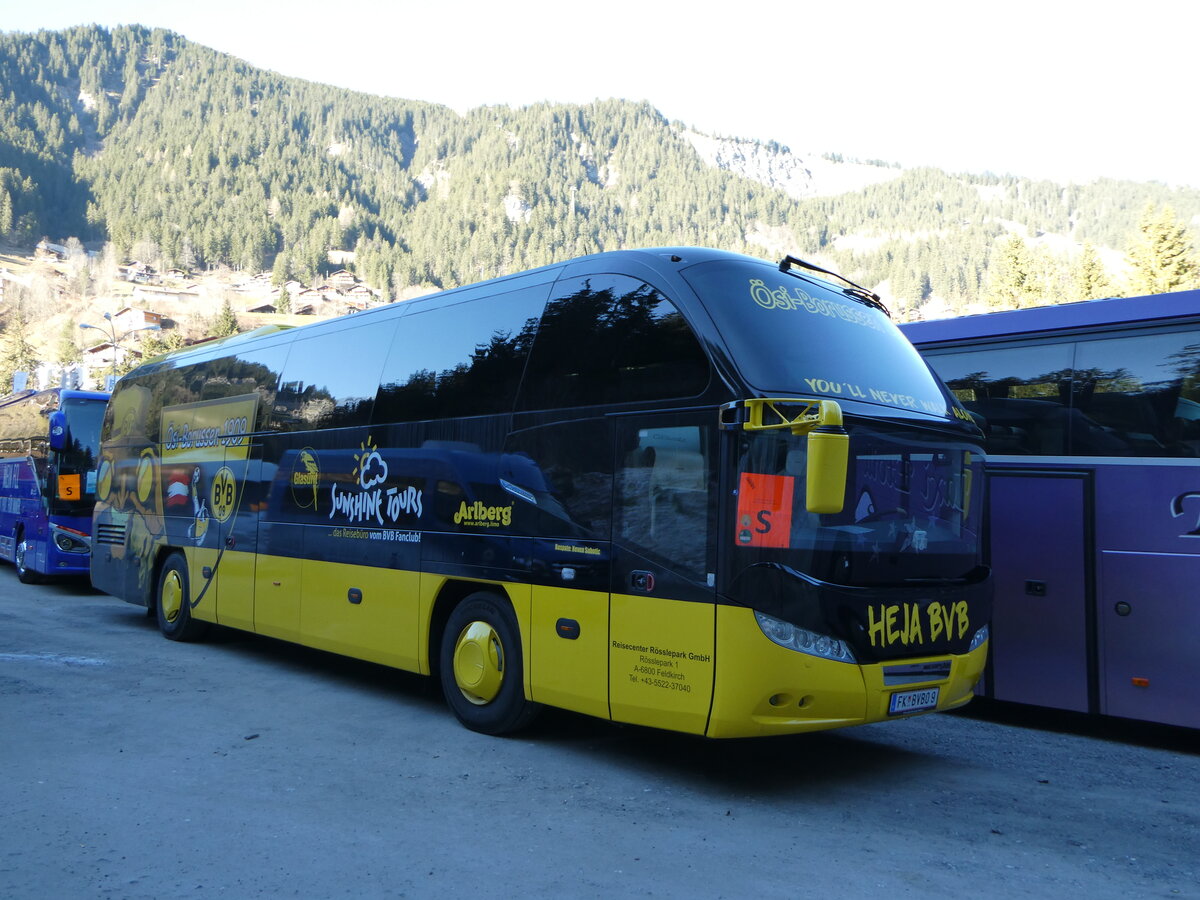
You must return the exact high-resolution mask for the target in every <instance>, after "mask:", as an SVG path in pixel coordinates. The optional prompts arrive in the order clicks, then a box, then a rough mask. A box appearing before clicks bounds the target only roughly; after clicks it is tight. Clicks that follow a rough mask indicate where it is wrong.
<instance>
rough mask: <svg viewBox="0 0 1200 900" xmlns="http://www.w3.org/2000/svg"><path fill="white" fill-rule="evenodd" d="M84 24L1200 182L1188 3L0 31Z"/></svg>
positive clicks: (524, 4) (249, 18) (250, 56)
mask: <svg viewBox="0 0 1200 900" xmlns="http://www.w3.org/2000/svg"><path fill="white" fill-rule="evenodd" d="M91 23H97V24H101V25H106V26H113V25H119V24H142V25H147V26H158V27H163V28H168V29H170V30H172V31H176V32H178V33H179V34H182V35H183V36H184V37H186V38H188V39H190V40H192V41H195V42H197V43H201V44H205V45H207V46H209V47H213V48H214V49H217V50H220V51H223V52H226V53H230V54H233V55H234V56H238V57H241V58H243V59H245V60H247V61H248V62H250V63H252V64H254V65H256V66H261V67H263V68H267V69H273V70H275V71H277V72H281V73H283V74H285V75H292V76H296V77H300V78H305V79H309V80H312V81H320V82H325V83H328V84H335V85H339V86H342V87H348V88H353V89H356V90H362V91H368V92H371V93H376V94H384V95H388V96H395V97H404V98H408V99H413V100H426V101H430V102H434V103H443V104H446V105H448V106H452V107H454V108H456V109H459V110H464V109H468V108H471V107H474V106H479V105H483V104H503V105H508V106H523V105H526V104H530V103H536V102H538V101H542V100H551V101H558V102H565V103H587V102H589V101H591V100H594V99H597V98H608V97H620V98H624V99H628V100H647V101H649V102H650V103H651V104H652V105H653V106H655V107H656V108H657V109H659V110H660V111H661V112H662V113H663V114H664V115H665V116H667V118H669V119H680V120H682V121H684V122H686V123H688V124H691V125H694V126H696V127H698V128H699V129H701V130H703V131H708V132H712V133H718V134H722V135H730V136H736V137H745V138H757V139H760V140H777V141H780V142H781V143H784V144H787V145H788V146H790V147H791V148H792V149H793V150H796V151H798V152H815V153H823V152H839V153H842V154H844V155H846V156H856V157H860V158H864V159H883V160H886V161H888V162H899V163H901V164H902V165H905V166H917V165H934V166H937V167H939V168H943V169H947V170H949V171H952V172H957V171H967V172H976V173H978V172H985V171H990V172H995V173H998V174H1003V173H1012V174H1016V175H1024V176H1029V177H1033V178H1052V179H1055V180H1058V181H1076V182H1078V181H1086V180H1089V179H1091V178H1094V177H1096V176H1111V177H1115V178H1128V179H1133V180H1137V181H1150V180H1156V181H1163V182H1166V183H1168V184H1186V185H1191V186H1196V187H1200V162H1198V161H1197V159H1198V155H1197V152H1196V145H1197V139H1198V138H1200V116H1197V114H1196V103H1197V98H1198V94H1200V90H1198V89H1200V65H1198V64H1197V61H1196V57H1197V50H1196V44H1197V37H1198V35H1200V4H1198V3H1195V2H1193V0H1140V2H1138V3H1122V4H1117V3H1113V2H1104V0H1099V2H1097V0H1090V2H1075V0H1041V2H1029V0H1005V2H1002V3H988V4H984V3H974V2H970V0H954V2H946V0H910V2H907V3H906V2H900V0H857V2H855V0H819V2H813V0H776V2H763V0H733V2H727V3H720V4H718V3H715V2H713V0H705V2H697V3H693V4H690V5H689V4H683V3H664V2H657V0H640V2H634V0H595V2H590V3H587V4H584V5H574V4H570V3H568V2H564V0H509V2H500V0H493V2H490V3H489V2H483V0H423V2H413V0H377V2H368V0H320V2H317V0H290V2H277V0H189V2H186V3H183V2H177V0H88V2H84V0H40V2H39V0H0V30H4V31H34V30H37V29H39V28H52V29H57V28H64V27H67V26H70V25H81V24H91Z"/></svg>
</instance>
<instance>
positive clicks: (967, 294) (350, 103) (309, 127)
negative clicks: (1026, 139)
mask: <svg viewBox="0 0 1200 900" xmlns="http://www.w3.org/2000/svg"><path fill="white" fill-rule="evenodd" d="M997 127H1019V123H1011V124H1009V125H1006V124H1005V123H998V124H997ZM761 137H762V138H763V141H755V140H752V139H747V140H746V141H744V142H736V141H735V142H729V141H725V142H724V143H725V144H727V145H728V144H730V143H732V144H733V145H734V146H735V147H737V146H742V147H744V148H748V149H750V150H752V151H753V153H754V155H756V156H757V157H760V158H761V157H766V158H768V159H771V158H774V159H776V160H778V161H779V162H780V163H784V162H786V163H787V164H788V167H790V170H792V171H795V170H796V169H797V168H798V167H799V168H800V169H801V170H802V171H806V172H809V173H810V174H812V175H813V178H814V179H816V178H817V175H816V174H815V173H816V172H817V170H818V166H817V163H818V162H819V163H821V165H822V166H824V170H825V171H828V169H829V166H830V165H832V164H833V163H832V161H833V160H836V159H837V157H836V155H831V156H830V157H829V158H827V159H825V160H811V161H807V162H806V161H805V160H803V159H798V158H797V157H795V156H794V155H793V154H792V153H791V152H790V151H789V150H788V149H787V148H785V147H781V146H778V145H776V144H772V143H769V142H766V139H767V138H769V137H770V136H769V135H765V136H761ZM983 139H986V137H984V138H983ZM1102 139H1103V135H1102V134H1099V133H1098V134H1096V135H1093V136H1089V135H1081V136H1080V152H1081V153H1086V152H1087V142H1088V141H1089V140H1102ZM1030 140H1032V141H1036V140H1037V135H1032V134H1031V135H1030ZM836 149H837V148H836V147H834V148H830V150H832V151H836ZM1147 152H1148V153H1149V152H1153V147H1152V145H1150V144H1148V145H1147ZM806 165H808V166H809V168H808V169H805V166H806ZM842 165H846V166H848V165H849V164H848V163H843V164H842ZM772 168H780V167H771V166H768V167H767V170H768V171H769V170H770V169H772ZM810 170H811V171H810ZM876 174H878V173H876ZM885 174H886V175H888V176H890V177H885V178H884V180H882V181H880V180H879V179H878V178H877V179H875V181H876V182H877V183H874V184H872V185H870V186H868V187H864V188H862V189H860V190H856V191H852V192H842V193H838V194H836V195H822V191H821V190H820V185H814V186H813V188H812V190H810V191H809V192H808V195H807V196H798V195H797V194H796V192H795V191H793V192H791V193H789V192H788V191H787V190H785V187H786V185H782V184H779V183H776V182H775V181H773V179H772V178H771V177H770V176H769V175H768V176H761V180H760V176H759V175H756V174H755V170H752V169H748V168H744V167H743V168H740V169H737V170H736V171H735V167H731V166H729V165H728V164H725V163H721V164H717V163H716V162H714V161H713V160H711V159H710V158H707V157H705V156H702V155H701V153H700V152H699V151H698V149H697V144H696V143H695V142H694V141H693V140H690V139H689V134H688V132H687V129H686V126H685V125H684V124H682V123H672V122H668V121H667V120H665V119H664V118H663V116H662V115H661V114H660V113H658V112H657V111H656V110H655V109H654V108H652V107H651V106H648V105H645V104H636V103H629V102H624V101H620V100H605V101H598V102H595V103H591V104H587V105H583V106H565V105H551V104H544V105H536V106H532V107H526V108H521V109H509V108H506V107H486V108H481V109H477V110H474V111H472V112H470V113H468V114H467V115H465V116H460V115H459V114H457V113H455V112H454V111H452V110H450V109H448V108H445V107H441V106H437V105H434V104H429V103H422V102H420V101H418V100H402V99H394V98H386V97H379V96H373V95H367V94H361V93H354V92H351V91H346V90H342V89H338V88H333V87H328V86H324V85H319V84H313V83H309V82H304V81H300V80H297V79H291V78H286V77H283V76H280V75H278V74H276V73H273V72H267V71H263V70H260V69H255V68H253V67H251V66H248V65H247V64H245V63H244V62H242V61H239V60H237V59H234V58H232V57H229V56H226V55H223V54H220V53H217V52H215V51H213V50H211V49H208V48H206V47H202V46H199V45H197V44H194V43H191V42H189V41H187V40H185V39H184V38H182V37H180V36H178V35H175V34H172V33H169V32H164V31H161V30H153V31H152V30H149V29H145V28H140V27H128V28H117V29H113V30H106V29H102V28H98V27H78V28H72V29H68V30H65V31H62V32H39V33H37V34H2V35H0V239H6V240H8V241H10V242H13V243H16V244H23V243H32V242H36V241H37V240H38V238H40V237H42V236H47V237H49V238H50V239H51V240H54V241H60V242H61V241H65V240H66V239H67V238H68V237H72V236H73V237H78V238H80V239H81V240H83V241H85V242H87V243H88V245H89V246H92V247H96V248H99V247H100V246H101V245H103V244H104V243H110V244H111V245H112V247H113V248H114V250H115V253H116V255H117V256H119V257H125V258H138V259H142V260H147V261H153V262H156V263H157V264H159V265H161V266H179V267H182V268H185V269H189V270H202V269H205V268H211V267H215V266H217V265H228V266H231V267H235V268H241V269H246V270H258V269H271V270H272V271H273V273H274V276H275V279H276V281H277V282H279V283H282V282H283V281H284V280H285V279H286V278H288V277H296V278H299V279H301V280H312V279H314V278H316V277H317V276H318V274H319V273H320V272H321V271H322V270H324V269H327V268H328V267H329V265H330V263H329V261H328V260H329V255H328V253H329V251H330V250H336V249H342V250H353V251H354V252H355V255H354V257H353V260H354V261H353V263H352V266H353V268H354V269H355V270H356V272H357V274H358V275H359V277H361V278H363V279H365V280H366V281H367V282H368V283H369V284H371V285H372V286H373V287H375V288H376V289H378V290H380V291H382V292H383V294H384V295H385V296H395V295H397V294H399V293H400V292H405V291H415V290H423V289H431V288H434V287H447V286H451V285H455V284H460V283H464V282H469V281H474V280H478V279H480V278H484V277H490V276H493V275H497V274H502V273H504V272H509V271H515V270H518V269H521V268H525V267H528V266H533V265H539V264H542V263H546V262H550V261H553V260H556V259H565V258H568V257H571V256H575V255H578V254H582V253H587V252H592V251H596V250H608V249H616V248H620V247H633V246H653V245H670V244H703V245H710V246H717V247H723V248H727V249H733V250H741V251H744V252H750V253H754V254H756V255H761V256H768V257H777V256H779V255H781V254H782V253H784V252H788V253H792V254H795V255H800V256H804V257H806V258H810V259H814V260H817V261H821V262H822V263H824V264H826V265H832V266H834V267H835V268H837V269H839V270H840V271H842V272H844V273H845V274H846V275H847V276H849V277H851V278H853V279H854V280H855V281H858V282H859V283H862V284H866V285H868V286H871V287H875V288H878V289H880V291H881V293H883V294H884V295H885V298H886V299H888V300H889V302H890V303H891V304H892V305H893V306H894V307H897V308H898V309H899V311H900V312H901V313H902V314H903V315H913V314H916V311H917V310H918V309H919V308H920V307H922V306H923V305H927V306H928V307H929V308H930V309H933V308H935V307H940V308H942V309H949V310H963V309H967V308H970V307H971V306H972V305H973V304H974V305H978V304H985V305H993V306H994V305H1005V304H1022V303H1029V302H1057V301H1059V300H1065V299H1080V298H1081V297H1082V295H1084V294H1091V293H1095V292H1099V293H1101V294H1113V293H1120V292H1123V291H1124V292H1138V291H1139V290H1142V289H1144V284H1146V283H1148V282H1143V281H1139V278H1141V275H1139V272H1140V269H1139V265H1140V263H1139V259H1140V257H1139V256H1138V254H1139V253H1145V252H1150V251H1149V249H1147V248H1149V247H1150V245H1151V244H1153V243H1154V242H1155V241H1157V242H1158V244H1161V243H1162V240H1163V235H1166V236H1167V238H1168V239H1169V241H1170V242H1173V247H1174V251H1175V252H1174V256H1175V257H1178V258H1180V259H1182V260H1183V262H1184V263H1185V265H1184V266H1183V268H1182V270H1181V271H1180V273H1179V274H1178V277H1176V276H1175V275H1172V276H1171V277H1172V278H1173V279H1175V280H1174V281H1173V282H1167V283H1168V284H1174V285H1175V286H1176V287H1179V286H1190V283H1189V281H1188V280H1189V279H1191V281H1193V282H1194V280H1195V278H1196V274H1195V271H1196V267H1195V249H1194V237H1193V235H1194V228H1195V225H1196V223H1198V222H1200V191H1197V190H1192V189H1186V190H1179V189H1169V188H1167V187H1166V186H1163V185H1156V184H1135V183H1130V182H1116V181H1102V182H1097V183H1092V184H1087V185H1070V186H1066V185H1060V184H1053V183H1049V182H1034V181H1028V180H1023V179H1020V178H1013V177H1003V178H1000V177H995V176H988V175H965V174H949V173H945V172H941V171H936V170H931V169H922V170H901V169H898V168H896V169H890V170H888V171H887V173H885ZM1189 262H1190V266H1191V267H1190V268H1189V267H1188V265H1187V264H1188V263H1189ZM1155 264H1156V263H1154V262H1151V263H1150V265H1155ZM1180 279H1182V281H1180ZM1014 285H1016V287H1014ZM1167 289H1169V287H1168V288H1167ZM1023 291H1024V292H1026V293H1022V292H1023Z"/></svg>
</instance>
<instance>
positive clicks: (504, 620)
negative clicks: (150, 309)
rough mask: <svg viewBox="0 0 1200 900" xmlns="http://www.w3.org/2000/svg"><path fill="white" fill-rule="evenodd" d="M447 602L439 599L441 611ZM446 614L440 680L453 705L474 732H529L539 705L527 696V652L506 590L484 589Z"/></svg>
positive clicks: (448, 607) (467, 596)
mask: <svg viewBox="0 0 1200 900" xmlns="http://www.w3.org/2000/svg"><path fill="white" fill-rule="evenodd" d="M469 587H475V586H473V585H472V586H469ZM456 593H459V592H456ZM446 599H447V598H445V597H442V598H439V607H440V606H442V603H443V602H444V601H445V600H446ZM444 609H445V610H446V612H445V616H446V618H445V621H444V623H443V625H442V627H441V629H440V639H439V640H438V667H437V677H438V679H439V681H440V682H441V685H442V693H443V694H444V696H445V698H446V703H447V705H449V707H450V709H451V710H452V711H453V712H454V715H455V716H456V717H457V718H458V720H459V721H460V722H462V724H463V725H465V726H466V727H467V728H469V729H471V730H472V731H478V732H481V733H483V734H494V735H498V734H507V733H510V732H513V731H517V730H519V729H520V728H523V727H524V726H525V725H527V724H528V723H529V722H530V721H531V720H532V719H533V717H534V715H536V714H537V711H538V709H539V706H538V704H536V703H533V702H531V701H530V700H528V699H526V697H525V684H524V659H525V653H524V648H523V647H522V646H521V632H520V628H519V626H518V624H517V616H516V613H515V612H514V610H513V607H512V603H511V602H510V601H509V599H508V597H507V596H506V595H505V593H504V592H503V590H500V589H487V588H484V589H475V590H470V591H468V592H466V593H465V594H463V595H462V596H459V597H458V598H457V602H448V603H446V604H445V607H444Z"/></svg>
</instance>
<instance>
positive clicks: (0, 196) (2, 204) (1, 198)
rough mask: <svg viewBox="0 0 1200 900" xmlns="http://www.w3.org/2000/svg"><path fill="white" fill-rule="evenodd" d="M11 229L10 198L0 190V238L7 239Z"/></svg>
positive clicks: (5, 191)
mask: <svg viewBox="0 0 1200 900" xmlns="http://www.w3.org/2000/svg"><path fill="white" fill-rule="evenodd" d="M12 229H13V203H12V197H11V196H10V195H9V193H8V191H7V190H6V189H4V188H0V237H7V236H8V235H9V234H10V233H11V232H12Z"/></svg>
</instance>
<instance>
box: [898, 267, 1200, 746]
mask: <svg viewBox="0 0 1200 900" xmlns="http://www.w3.org/2000/svg"><path fill="white" fill-rule="evenodd" d="M903 331H904V332H905V334H906V335H907V336H908V338H909V339H910V340H911V341H912V342H913V343H914V344H915V345H916V346H917V348H918V349H919V350H920V351H921V353H922V355H923V356H924V357H925V358H926V359H927V360H928V361H929V363H930V365H931V366H932V367H933V369H934V370H935V371H937V373H938V374H939V375H940V376H941V377H942V380H943V381H945V382H946V384H947V385H948V386H949V388H950V389H951V390H952V391H953V393H954V394H955V395H956V396H957V397H958V399H959V400H960V401H961V402H962V403H963V405H964V406H965V407H966V409H967V410H968V411H970V412H971V414H972V415H973V416H975V417H976V419H977V421H978V423H979V424H980V426H981V427H982V428H983V429H984V432H985V434H986V435H987V454H988V455H987V470H986V471H987V484H988V498H989V513H988V516H989V530H990V554H991V565H992V570H993V573H994V579H993V580H994V582H995V605H994V608H993V618H992V632H991V634H992V651H991V653H990V654H989V659H988V669H987V672H986V675H985V681H986V686H985V688H984V691H983V693H984V695H985V696H990V697H993V698H995V699H998V700H1007V701H1015V702H1018V703H1026V704H1033V705H1037V706H1043V707H1050V708H1054V709H1063V710H1076V711H1080V712H1087V713H1099V714H1102V715H1109V716H1119V717H1123V718H1129V719H1138V720H1142V721H1147V722H1159V723H1164V724H1169V725H1179V726H1184V727H1188V728H1200V694H1197V692H1196V687H1195V686H1196V684H1197V683H1200V653H1198V652H1197V651H1198V645H1197V634H1200V291H1181V292H1178V293H1171V294H1160V295H1156V296H1149V297H1131V298H1126V299H1110V300H1089V301H1085V302H1080V303H1068V304H1063V305H1060V306H1048V307H1040V308H1036V309H1022V310H1013V311H1011V312H997V313H990V314H986V315H976V316H964V317H961V318H957V319H946V320H942V321H930V322H915V323H911V324H908V325H905V326H903Z"/></svg>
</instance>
